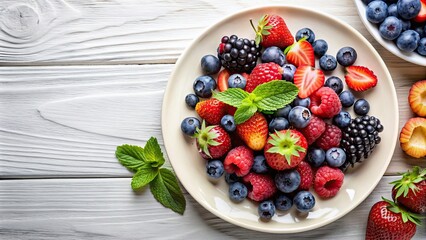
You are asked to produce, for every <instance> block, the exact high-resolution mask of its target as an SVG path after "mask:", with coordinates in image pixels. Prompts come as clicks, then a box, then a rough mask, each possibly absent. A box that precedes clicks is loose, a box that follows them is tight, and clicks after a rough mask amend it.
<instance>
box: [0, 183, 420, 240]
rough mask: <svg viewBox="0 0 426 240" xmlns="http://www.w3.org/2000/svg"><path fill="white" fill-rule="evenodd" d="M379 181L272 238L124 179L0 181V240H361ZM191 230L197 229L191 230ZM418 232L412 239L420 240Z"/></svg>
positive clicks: (380, 191) (381, 191)
mask: <svg viewBox="0 0 426 240" xmlns="http://www.w3.org/2000/svg"><path fill="white" fill-rule="evenodd" d="M394 179H396V177H384V178H383V179H382V180H381V182H380V184H379V185H378V187H376V189H375V190H374V191H373V193H372V194H371V195H370V196H369V197H368V198H367V199H366V200H365V201H364V202H363V203H361V205H360V206H358V207H357V208H355V209H354V210H353V211H352V212H350V213H349V214H347V215H346V216H344V217H343V218H341V219H339V220H337V221H336V222H334V223H331V224H329V225H327V226H324V227H322V228H319V229H316V230H313V231H309V232H306V233H299V234H289V235H274V234H265V233H259V232H255V231H250V230H246V229H243V228H240V227H237V226H234V225H232V224H230V223H227V222H225V221H223V220H221V219H220V218H218V217H216V216H215V215H213V214H211V213H210V212H208V211H207V210H205V209H204V208H203V207H202V206H201V205H199V204H198V203H197V202H195V200H194V199H193V198H192V197H191V196H190V195H188V194H185V195H186V199H187V201H188V204H187V210H186V212H185V214H184V216H180V215H178V214H176V213H173V212H172V211H170V210H168V209H165V208H164V207H162V206H161V205H160V204H159V203H157V202H156V200H155V199H154V198H153V197H152V195H151V193H150V192H149V190H147V191H143V192H141V193H134V192H133V191H132V190H131V188H130V179H129V178H118V179H46V180H5V181H0V216H1V218H0V221H1V224H0V233H1V235H2V239H8V240H14V239H33V240H36V239H43V240H45V239H63V240H66V239H98V238H102V239H160V238H161V239H200V238H201V237H203V238H204V239H282V238H283V237H285V238H286V239H293V238H295V239H330V238H336V237H338V239H350V240H353V239H364V234H365V227H366V222H367V216H368V212H369V209H370V207H371V206H372V205H373V204H374V203H375V202H377V201H379V200H380V198H381V196H384V197H387V198H390V189H391V186H390V185H389V184H388V182H390V181H392V180H394ZM194 226H196V227H194ZM425 238H426V228H421V227H419V228H418V230H417V234H416V236H415V238H414V239H425Z"/></svg>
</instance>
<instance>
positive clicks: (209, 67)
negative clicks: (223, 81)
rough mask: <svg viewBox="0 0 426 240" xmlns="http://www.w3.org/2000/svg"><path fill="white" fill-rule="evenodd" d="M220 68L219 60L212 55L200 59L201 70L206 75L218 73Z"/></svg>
mask: <svg viewBox="0 0 426 240" xmlns="http://www.w3.org/2000/svg"><path fill="white" fill-rule="evenodd" d="M221 66H222V65H221V64H220V60H219V58H217V57H215V56H213V55H205V56H204V57H202V58H201V69H202V70H203V73H204V74H206V75H212V74H216V73H218V72H219V70H220V67H221Z"/></svg>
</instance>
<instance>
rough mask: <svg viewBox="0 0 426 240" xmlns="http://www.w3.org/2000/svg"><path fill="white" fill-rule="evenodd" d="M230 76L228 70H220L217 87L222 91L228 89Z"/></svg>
mask: <svg viewBox="0 0 426 240" xmlns="http://www.w3.org/2000/svg"><path fill="white" fill-rule="evenodd" d="M229 76H230V73H229V71H228V70H226V69H223V70H222V71H220V72H219V75H218V76H217V88H218V89H219V91H220V92H223V91H226V89H228V78H229Z"/></svg>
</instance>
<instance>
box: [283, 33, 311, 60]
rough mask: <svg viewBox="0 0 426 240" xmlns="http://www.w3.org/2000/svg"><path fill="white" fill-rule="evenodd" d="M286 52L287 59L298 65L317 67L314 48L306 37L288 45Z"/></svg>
mask: <svg viewBox="0 0 426 240" xmlns="http://www.w3.org/2000/svg"><path fill="white" fill-rule="evenodd" d="M284 54H286V58H287V61H288V62H289V63H291V64H293V65H295V66H296V67H299V66H303V65H308V66H311V67H315V55H314V48H313V47H312V45H311V44H310V43H309V42H308V41H306V40H305V39H304V38H302V39H300V40H299V41H297V42H295V43H294V44H293V45H291V46H289V47H287V48H286V49H285V51H284Z"/></svg>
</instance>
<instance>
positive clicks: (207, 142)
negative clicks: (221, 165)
mask: <svg viewBox="0 0 426 240" xmlns="http://www.w3.org/2000/svg"><path fill="white" fill-rule="evenodd" d="M194 137H195V139H196V143H197V148H198V152H199V153H200V155H201V156H202V157H203V158H204V159H217V158H221V157H223V156H225V154H227V153H228V151H229V150H230V149H231V137H230V136H229V134H228V133H227V132H226V131H225V129H223V128H222V127H220V126H217V125H213V126H208V127H206V122H205V121H203V123H202V124H201V129H197V131H196V132H195V134H194Z"/></svg>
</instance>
